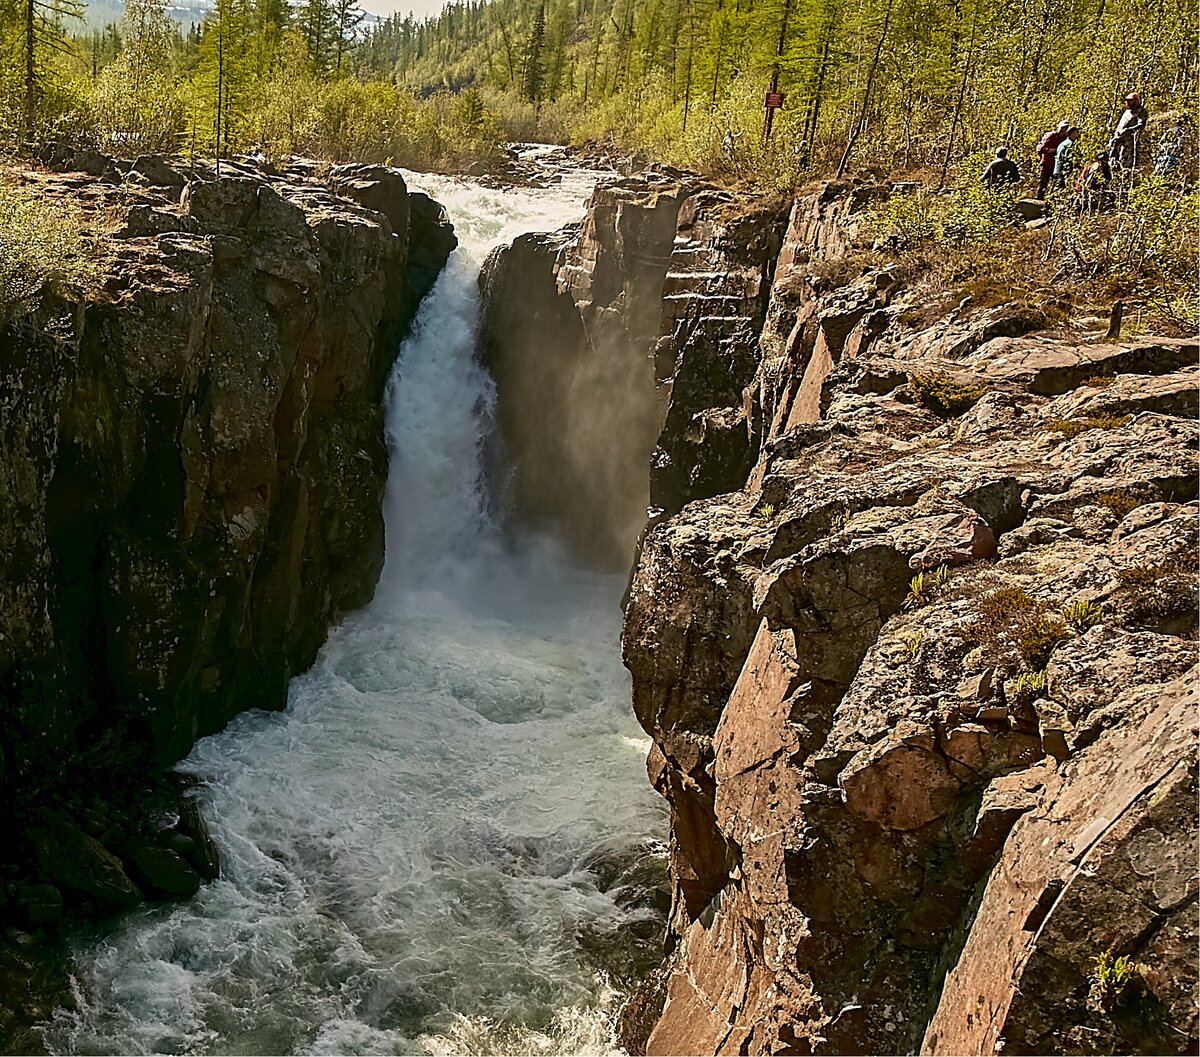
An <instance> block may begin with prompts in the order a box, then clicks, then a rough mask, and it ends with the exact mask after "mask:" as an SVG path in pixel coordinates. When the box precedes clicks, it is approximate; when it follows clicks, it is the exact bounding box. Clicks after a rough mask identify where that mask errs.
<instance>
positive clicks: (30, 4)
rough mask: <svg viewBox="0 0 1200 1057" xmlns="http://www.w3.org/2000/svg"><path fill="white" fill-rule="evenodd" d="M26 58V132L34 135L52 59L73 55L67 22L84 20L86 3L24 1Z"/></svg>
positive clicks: (24, 119)
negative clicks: (58, 55) (66, 26)
mask: <svg viewBox="0 0 1200 1057" xmlns="http://www.w3.org/2000/svg"><path fill="white" fill-rule="evenodd" d="M20 10H21V22H22V30H23V32H22V41H21V44H22V52H23V55H22V58H23V60H24V61H23V66H24V89H25V92H24V94H25V105H24V111H23V115H22V125H21V127H22V132H23V134H24V135H25V136H29V135H31V134H32V132H33V130H34V127H35V125H36V122H37V111H38V100H39V97H40V96H41V95H42V93H43V92H44V90H45V87H46V79H47V77H48V75H49V72H48V71H49V62H48V59H49V55H50V54H51V53H53V52H59V53H63V54H67V55H70V54H72V48H71V45H70V42H69V41H68V39H67V33H66V29H65V26H64V19H82V18H83V15H84V6H83V3H82V0H21V3H20Z"/></svg>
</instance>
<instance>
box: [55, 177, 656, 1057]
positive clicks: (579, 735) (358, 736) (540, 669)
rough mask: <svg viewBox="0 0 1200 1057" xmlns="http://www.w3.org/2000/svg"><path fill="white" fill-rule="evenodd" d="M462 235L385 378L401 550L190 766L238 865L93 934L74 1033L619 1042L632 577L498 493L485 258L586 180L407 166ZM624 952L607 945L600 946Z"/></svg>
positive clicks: (637, 830)
mask: <svg viewBox="0 0 1200 1057" xmlns="http://www.w3.org/2000/svg"><path fill="white" fill-rule="evenodd" d="M410 182H411V183H412V184H413V185H414V186H415V187H416V188H419V189H421V190H425V191H428V192H429V193H430V194H431V195H432V196H433V197H435V198H436V199H438V200H439V201H441V202H442V203H443V204H444V205H445V206H446V207H447V210H448V211H449V213H450V216H451V219H452V220H453V222H454V224H455V229H456V231H457V234H458V237H459V240H460V248H459V249H458V250H456V251H455V253H454V254H453V255H452V257H451V259H450V262H449V264H448V265H447V268H446V270H445V272H444V273H443V275H442V276H441V278H440V279H439V281H438V283H437V285H436V286H435V288H434V290H433V291H432V292H431V293H430V295H429V297H428V298H427V299H426V301H425V303H424V304H423V306H422V308H421V311H420V315H419V317H418V320H417V323H416V326H415V328H414V332H413V334H412V336H411V337H410V338H409V339H408V340H407V341H406V342H405V343H404V345H403V346H402V348H401V350H400V354H399V357H398V359H397V363H396V366H395V368H394V370H393V376H392V378H391V381H390V383H389V389H388V397H387V400H388V413H387V429H388V443H389V447H390V451H391V465H390V471H389V480H388V489H387V497H386V508H385V516H386V523H387V541H388V544H387V547H388V549H387V558H386V564H385V569H384V574H383V577H382V580H381V583H380V586H379V589H378V591H377V593H376V597H375V600H374V601H373V602H372V604H371V605H370V606H369V607H368V608H367V609H365V610H363V611H362V612H360V613H357V614H354V615H353V616H351V617H350V618H349V619H347V620H346V621H345V622H344V623H343V624H342V625H341V626H340V627H339V628H337V629H336V630H334V631H333V632H332V633H331V635H330V638H329V641H328V642H327V644H326V646H325V647H324V649H323V650H322V651H321V654H320V657H319V658H318V660H317V662H316V664H315V665H314V666H313V668H312V670H311V671H309V672H308V673H306V674H305V675H303V676H301V677H299V678H297V679H295V680H294V681H293V683H292V685H291V689H290V693H289V704H288V708H287V710H286V711H285V712H282V713H279V712H262V711H251V712H247V713H245V714H243V715H241V716H240V717H238V718H237V719H235V720H234V722H233V723H231V724H230V726H229V727H228V728H227V729H226V730H225V731H224V732H223V733H221V734H218V735H216V736H214V737H210V738H206V739H204V740H203V741H201V742H199V743H198V744H197V745H196V747H195V749H194V751H193V752H192V754H191V755H190V756H189V757H188V759H187V760H186V761H185V763H184V764H183V768H184V769H185V770H187V771H189V772H191V773H193V774H195V775H196V776H197V777H198V778H199V779H200V782H201V798H202V799H201V802H202V805H203V809H204V813H205V815H206V817H207V818H208V820H209V823H210V825H211V827H212V831H213V835H214V838H215V839H216V841H217V843H218V845H219V847H220V851H221V858H222V864H223V865H222V875H221V878H220V879H219V880H218V881H216V882H214V883H212V884H209V885H206V886H205V887H204V888H203V889H202V890H201V891H200V893H199V894H198V895H197V896H196V897H195V898H194V899H192V900H191V901H189V902H188V903H186V904H180V905H174V906H164V907H153V908H145V909H142V910H140V911H137V912H135V913H133V914H130V915H128V916H127V917H125V918H124V919H123V920H122V921H121V922H120V924H119V925H118V926H117V927H116V928H115V929H114V930H110V931H108V932H106V933H104V934H103V935H100V936H98V937H95V936H93V937H92V938H90V939H85V940H80V941H77V942H76V945H75V949H74V951H73V981H74V989H75V993H76V1003H75V1008H74V1009H62V1010H60V1011H58V1012H57V1014H56V1015H55V1017H54V1018H53V1020H52V1021H51V1022H49V1023H48V1024H46V1025H44V1026H43V1028H42V1029H41V1031H42V1036H43V1039H44V1042H45V1044H46V1046H47V1048H48V1049H49V1050H50V1051H51V1052H55V1053H94V1054H100V1053H129V1054H134V1053H136V1054H143V1053H213V1054H221V1053H240V1054H252V1053H271V1054H285V1053H314V1054H321V1053H361V1054H392V1053H454V1052H473V1053H507V1052H514V1053H530V1052H548V1053H570V1052H576V1053H585V1052H587V1053H598V1052H611V1051H612V1050H613V1048H614V1043H613V1037H612V1032H611V1017H612V1013H613V1009H614V1005H615V1002H616V999H617V997H618V996H617V995H616V993H615V992H614V990H613V988H612V987H611V986H610V985H609V984H608V982H607V977H606V975H605V973H604V972H603V966H604V964H605V960H606V959H607V964H608V965H610V966H611V965H612V964H614V963H615V964H620V963H621V962H622V960H623V959H625V957H626V951H625V947H624V946H623V944H625V943H626V942H627V941H626V940H625V939H623V935H624V933H623V930H622V926H624V925H627V924H628V923H629V921H630V920H631V918H636V917H637V915H638V914H639V913H644V912H639V911H635V910H633V911H631V910H624V909H622V908H621V907H620V906H619V905H618V903H617V901H616V900H615V899H614V895H613V893H612V892H608V893H606V892H603V891H601V890H600V887H599V886H598V882H597V878H596V876H595V874H594V872H592V871H590V870H589V866H591V865H592V864H594V862H595V861H596V859H597V855H598V853H603V854H602V855H601V857H603V855H605V854H606V855H609V856H610V857H611V856H613V855H616V856H617V857H618V858H619V857H620V855H621V854H624V853H631V849H636V848H637V847H638V846H639V845H642V846H644V845H645V844H646V842H648V841H653V840H654V839H655V838H659V837H661V836H662V834H663V833H664V831H665V828H666V827H665V821H664V819H663V817H662V814H661V809H660V807H659V804H658V801H657V798H656V797H654V795H653V793H652V792H651V791H650V789H649V787H648V785H647V782H646V777H645V765H644V760H645V751H646V748H647V744H646V743H645V742H644V741H643V740H642V739H643V735H642V733H641V731H640V730H639V728H638V727H637V725H636V723H635V721H634V719H633V717H632V715H631V714H630V709H629V703H628V702H629V682H628V676H627V674H626V673H625V671H624V670H623V668H622V667H621V665H620V660H619V649H618V633H619V628H620V612H619V600H620V596H621V591H622V589H623V587H624V582H623V579H621V578H619V577H610V576H604V575H599V574H595V573H591V572H588V571H585V570H582V569H579V568H576V567H574V566H573V565H572V564H571V562H570V561H569V560H568V559H567V558H566V557H565V556H564V554H563V553H562V551H561V550H560V549H559V548H557V547H556V546H555V544H554V542H553V541H552V540H546V539H535V538H519V537H518V538H514V537H513V534H512V533H511V532H504V531H502V529H501V527H500V526H499V525H497V524H496V523H495V522H494V520H493V516H492V514H491V513H490V510H489V502H488V499H487V494H486V492H487V489H486V487H485V482H484V480H483V470H482V467H483V464H484V459H483V449H484V446H485V442H486V441H487V439H488V436H489V432H490V429H491V421H492V409H493V403H494V394H493V390H492V386H491V383H490V380H489V379H488V377H487V375H486V374H485V373H484V371H483V370H482V369H481V368H480V367H479V366H478V364H477V362H476V356H475V344H476V328H477V319H478V310H479V295H478V291H477V287H476V282H477V276H478V273H479V268H480V265H481V264H482V262H483V259H484V257H485V255H486V253H487V251H488V250H489V249H490V248H491V247H492V246H495V245H497V244H500V243H503V242H506V241H510V240H511V239H512V238H513V237H515V236H516V235H518V234H520V233H521V232H524V231H530V230H551V229H554V228H556V227H558V226H559V225H561V224H562V223H564V222H568V221H571V220H575V219H578V218H579V217H580V216H581V214H582V211H583V202H584V199H585V198H586V195H587V193H588V192H589V190H590V188H591V185H592V178H591V177H589V176H588V175H586V174H580V173H575V174H572V173H570V172H569V171H568V172H567V174H566V175H565V176H564V180H563V182H562V183H561V184H560V185H558V186H556V187H554V188H551V189H545V190H537V189H529V190H523V189H522V190H516V189H504V190H498V189H488V188H486V187H483V186H481V185H479V184H477V183H473V182H470V181H459V180H453V179H449V178H440V177H430V176H419V175H415V174H412V175H410ZM597 950H600V951H602V952H604V953H603V955H602V956H601V957H599V958H597V956H596V951H597Z"/></svg>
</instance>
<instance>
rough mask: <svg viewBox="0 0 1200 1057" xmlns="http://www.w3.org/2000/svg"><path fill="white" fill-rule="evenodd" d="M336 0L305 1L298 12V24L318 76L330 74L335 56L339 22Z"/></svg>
mask: <svg viewBox="0 0 1200 1057" xmlns="http://www.w3.org/2000/svg"><path fill="white" fill-rule="evenodd" d="M333 2H334V0H303V3H301V4H300V6H299V8H298V9H297V11H296V24H297V25H298V26H299V27H300V32H301V34H303V36H304V43H305V44H306V45H307V47H308V54H309V58H310V59H311V61H312V64H313V69H314V70H315V71H316V72H317V73H318V74H325V73H328V72H329V68H330V65H331V62H332V59H333V56H334V51H335V43H334V39H335V37H336V36H337V20H336V18H335V16H334V8H333Z"/></svg>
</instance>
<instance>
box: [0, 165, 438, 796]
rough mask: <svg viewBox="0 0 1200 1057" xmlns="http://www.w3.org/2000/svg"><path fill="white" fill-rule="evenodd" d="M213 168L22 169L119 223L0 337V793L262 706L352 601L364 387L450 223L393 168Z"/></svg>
mask: <svg viewBox="0 0 1200 1057" xmlns="http://www.w3.org/2000/svg"><path fill="white" fill-rule="evenodd" d="M143 161H144V160H143ZM113 164H114V165H115V164H117V163H113ZM134 168H135V169H136V165H135V167H134ZM142 169H147V165H143V166H142ZM231 169H232V172H231V174H230V175H225V176H222V178H221V179H220V180H216V179H214V178H213V177H212V174H211V173H208V174H204V173H189V174H187V175H188V177H189V180H188V182H187V184H186V186H185V187H183V191H182V195H181V196H180V197H179V198H178V200H176V201H173V200H172V199H171V198H170V197H168V194H167V193H165V192H162V191H159V190H156V189H154V188H143V189H142V190H137V189H136V187H137V185H138V181H139V179H142V180H145V179H148V178H147V177H145V176H144V174H143V175H142V176H140V177H139V176H138V173H139V172H140V171H141V170H138V171H137V172H134V174H133V175H131V176H129V177H128V179H127V183H126V184H125V190H123V191H116V190H113V189H112V188H108V189H107V190H105V189H104V188H102V187H100V186H99V185H98V184H97V182H96V181H91V180H89V179H88V178H85V177H80V176H78V175H74V176H72V175H66V176H62V177H45V176H43V177H41V179H42V180H43V182H44V186H45V188H46V193H48V194H62V195H70V196H71V197H73V198H75V199H76V200H78V201H82V202H84V203H85V205H86V203H88V202H89V201H91V200H93V199H94V198H95V197H96V195H98V194H99V192H100V191H102V190H104V191H105V193H106V194H107V195H108V201H109V202H110V203H111V202H113V201H116V202H121V203H123V206H122V207H121V208H124V209H125V210H126V219H125V221H124V224H123V226H122V227H121V228H120V230H118V231H117V233H116V234H115V235H113V236H112V237H111V238H110V239H109V241H108V244H107V245H108V247H109V248H110V249H111V251H112V262H111V266H110V269H109V273H108V278H107V282H106V286H105V291H104V295H103V297H102V298H101V299H100V300H99V302H98V303H92V304H88V305H86V306H82V307H80V308H78V309H77V310H76V309H75V307H74V306H58V307H59V308H60V309H61V311H60V312H57V313H55V311H54V310H53V308H51V309H47V311H46V314H45V315H44V316H43V317H42V318H41V319H39V320H38V321H36V322H34V323H27V324H25V325H23V326H20V327H13V328H10V329H9V330H8V331H6V332H4V333H3V334H2V335H0V344H2V346H3V356H0V408H3V411H2V415H3V422H4V428H3V430H0V495H2V496H3V497H4V502H5V505H6V509H7V510H8V512H9V516H8V517H6V518H5V519H4V521H3V523H2V524H0V695H2V696H3V700H4V707H5V718H4V722H3V725H2V727H0V783H2V784H3V788H4V791H5V794H6V795H7V796H10V797H13V798H14V799H16V800H18V801H19V802H21V803H27V802H28V801H29V798H31V797H32V796H33V795H34V794H36V793H37V792H38V791H39V790H41V789H45V788H50V787H54V786H56V785H59V784H60V783H63V782H69V783H72V784H79V783H81V782H86V781H87V780H92V781H97V780H99V781H107V780H109V778H110V777H111V776H112V775H113V774H115V773H118V772H121V771H132V772H133V773H136V772H137V769H138V768H139V767H146V766H149V767H150V768H153V767H155V766H160V765H163V764H166V763H169V762H171V761H173V760H175V759H178V758H179V757H180V756H181V755H183V754H185V753H186V752H187V751H188V749H189V747H190V746H191V744H192V742H193V741H194V740H195V738H196V737H197V736H198V735H202V734H206V733H210V732H212V731H215V730H219V729H220V728H221V727H222V726H223V725H224V723H225V722H226V721H227V720H228V719H229V718H230V717H231V716H232V715H234V714H235V713H236V712H239V711H241V710H243V709H246V708H250V707H258V708H280V707H282V706H283V704H284V701H285V694H286V684H287V680H288V678H289V676H291V675H292V674H293V673H295V672H297V671H300V670H302V669H303V668H305V667H306V666H307V665H309V664H310V663H311V662H312V659H313V657H314V656H315V653H316V651H317V649H318V648H319V646H320V645H321V643H322V641H323V639H324V636H325V631H326V628H327V627H328V625H329V624H330V623H331V622H332V621H333V620H334V619H335V617H336V616H337V615H338V614H339V613H341V612H343V611H345V610H347V609H349V608H352V607H354V606H358V605H361V604H363V603H364V602H365V601H367V600H368V599H369V598H370V596H371V593H372V590H373V588H374V584H375V580H376V578H377V575H378V572H379V569H380V566H381V562H382V556H383V522H382V517H381V513H380V499H381V491H382V488H383V484H384V479H385V475H386V465H387V464H386V451H385V448H384V443H383V429H382V418H381V415H382V410H381V401H382V392H383V385H384V382H385V379H386V376H387V372H388V369H389V366H390V364H391V362H392V359H393V357H394V355H395V352H396V348H397V345H398V342H399V340H400V338H401V337H402V336H403V334H404V332H405V330H406V328H407V326H408V324H409V321H410V320H411V317H412V314H413V311H414V309H415V306H416V304H417V302H418V301H419V300H420V298H421V297H422V296H423V294H424V293H425V291H426V290H427V289H428V286H429V284H430V283H431V282H432V278H433V276H434V275H436V272H437V270H438V269H440V267H441V264H442V262H444V260H445V258H446V256H447V254H448V253H449V252H450V250H451V249H452V248H453V245H454V237H453V234H452V232H451V230H450V228H449V225H448V223H447V221H446V219H445V217H444V214H442V212H441V210H440V208H439V207H437V206H435V205H434V204H433V203H431V202H429V200H428V199H425V198H424V196H418V195H409V194H408V193H407V191H406V189H405V186H404V181H403V179H402V178H401V177H400V175H399V173H397V172H394V171H390V170H380V169H367V170H360V169H357V168H354V167H345V168H343V169H340V170H334V172H333V173H332V174H331V177H330V180H331V186H333V187H334V188H336V189H337V190H338V191H339V192H344V193H345V194H346V195H348V196H350V197H351V198H355V199H357V200H358V201H361V202H366V203H369V208H368V207H366V206H361V205H356V204H354V202H353V201H350V200H348V198H343V197H338V196H336V195H335V194H334V193H332V192H331V191H330V190H329V189H328V188H327V187H326V186H324V185H321V184H318V183H316V182H314V181H313V180H311V179H308V178H307V177H306V176H305V174H304V173H303V172H301V171H297V172H293V173H287V174H284V175H283V176H277V177H271V178H268V177H267V176H265V175H264V174H263V173H260V172H256V171H254V170H250V169H245V168H242V169H240V170H239V169H237V167H231ZM105 171H107V168H106V169H105ZM148 171H149V172H150V173H151V175H154V174H155V173H158V175H157V177H156V178H155V181H154V182H157V183H162V182H164V178H163V177H162V174H161V172H159V171H158V170H157V169H153V168H152V167H151V168H150V169H149V170H148ZM177 175H178V174H177ZM179 184H180V185H181V186H182V184H183V177H182V176H179ZM174 193H175V194H178V189H176V191H175V192H174ZM396 224H400V225H401V226H400V227H396V226H395V225H396ZM51 316H54V317H55V318H54V319H50V317H51ZM50 323H54V324H55V326H54V328H51V327H50V326H49V325H48V324H50ZM43 324H45V325H43ZM88 776H90V779H89V777H88Z"/></svg>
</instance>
